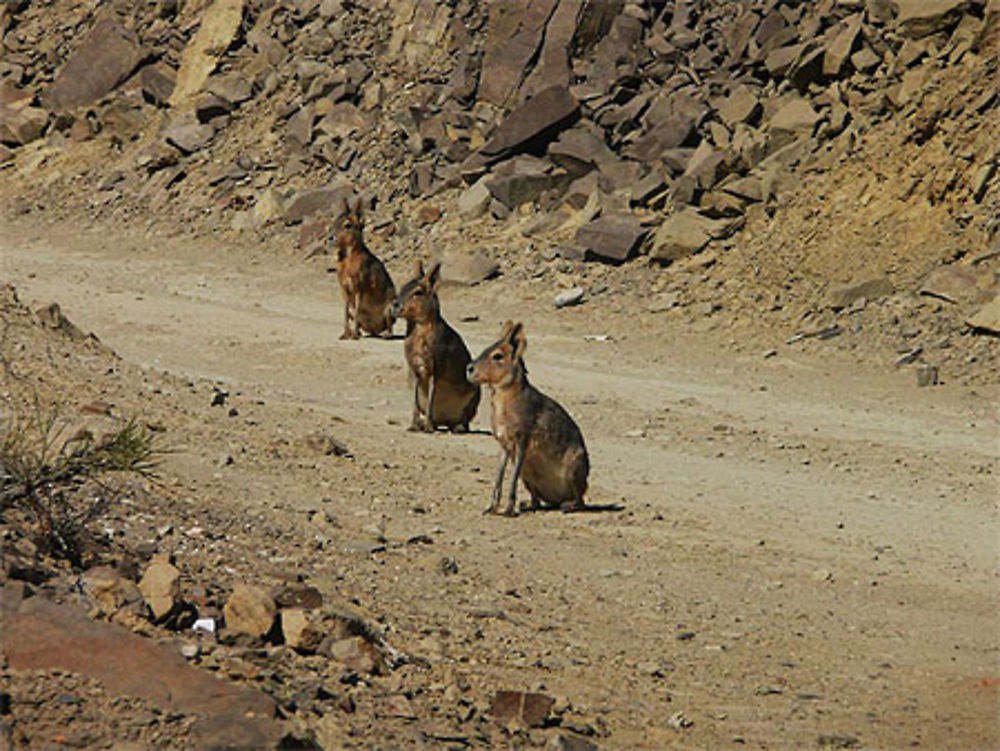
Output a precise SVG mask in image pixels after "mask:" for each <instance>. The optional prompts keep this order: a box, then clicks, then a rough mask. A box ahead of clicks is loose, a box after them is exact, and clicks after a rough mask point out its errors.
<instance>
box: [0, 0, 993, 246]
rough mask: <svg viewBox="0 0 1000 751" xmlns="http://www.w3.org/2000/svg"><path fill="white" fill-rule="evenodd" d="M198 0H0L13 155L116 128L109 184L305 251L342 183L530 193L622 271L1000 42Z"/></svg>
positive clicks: (441, 9)
mask: <svg viewBox="0 0 1000 751" xmlns="http://www.w3.org/2000/svg"><path fill="white" fill-rule="evenodd" d="M195 5H196V4H192V6H191V7H189V6H187V5H180V4H178V3H171V2H163V3H156V4H140V5H134V4H121V3H118V4H112V6H110V7H108V8H104V7H102V8H101V9H100V10H98V11H96V12H93V13H91V12H89V11H87V10H86V9H84V8H82V7H74V8H72V9H69V8H67V9H60V12H59V13H57V14H55V15H54V16H53V13H52V11H51V10H50V9H49V8H48V7H46V8H44V9H43V8H41V7H40V6H36V5H35V4H26V3H7V4H5V5H4V8H3V10H2V11H0V14H2V15H0V29H2V30H3V32H4V46H5V57H4V60H3V62H2V63H0V143H2V153H0V159H11V158H12V157H13V156H14V155H15V154H17V153H18V150H19V149H22V148H23V147H24V146H25V145H26V144H29V143H32V142H34V141H38V140H39V139H43V138H47V139H48V141H49V142H55V143H63V142H64V141H66V140H70V141H86V140H89V139H92V138H94V137H95V135H98V134H103V137H104V138H106V139H107V141H108V142H109V143H111V144H117V148H118V150H119V151H123V152H124V153H125V154H126V155H127V159H126V160H125V162H126V163H125V164H124V165H123V167H124V169H122V170H121V172H120V174H118V175H117V176H116V177H115V178H114V179H113V180H107V179H104V180H103V185H102V192H104V193H107V195H106V196H103V200H104V201H107V202H110V201H113V200H115V199H117V198H119V197H121V196H122V195H123V194H128V193H129V188H130V187H133V188H136V189H137V190H138V198H139V199H140V200H142V201H148V200H149V199H151V198H152V199H154V206H153V207H154V208H156V207H158V206H161V205H165V204H166V201H167V200H168V199H174V200H177V199H181V198H183V199H184V200H183V201H181V204H183V203H185V202H186V203H188V204H189V205H191V206H194V205H197V206H198V207H199V210H200V208H201V207H202V206H203V205H204V199H205V194H208V197H210V198H211V199H212V200H214V201H215V202H216V205H219V206H223V207H227V208H231V209H232V210H233V212H234V213H233V216H234V218H233V220H232V223H233V226H234V227H235V228H237V229H241V230H243V229H254V230H260V229H261V228H262V227H264V226H266V225H267V224H269V223H271V222H275V221H281V220H283V221H284V222H286V223H299V222H302V223H303V225H304V226H303V230H302V237H301V245H302V246H303V247H307V248H310V249H313V248H315V246H316V245H317V244H318V243H319V244H321V243H322V238H323V237H324V236H325V234H326V230H327V229H328V225H327V224H326V222H325V221H324V222H321V223H320V224H318V225H317V224H316V223H315V222H314V221H313V218H321V219H325V220H328V219H329V218H330V217H329V214H331V213H332V212H334V211H335V210H336V209H335V207H336V206H337V205H338V204H339V201H340V199H341V198H342V197H343V196H344V195H345V194H347V193H348V192H349V191H350V189H351V188H350V187H349V186H350V185H353V184H362V185H363V186H364V188H365V189H366V190H368V191H369V192H370V194H372V195H373V196H374V195H377V196H378V197H380V198H382V199H385V198H388V197H390V196H392V195H394V194H396V193H398V192H399V191H400V190H402V189H403V188H404V185H403V182H404V181H405V190H406V191H407V192H408V193H409V194H410V195H411V196H414V197H417V196H424V195H427V194H430V193H434V192H436V191H439V190H440V189H442V188H445V187H455V186H461V185H462V184H467V185H469V187H468V188H467V190H466V191H465V192H464V193H463V194H462V195H461V196H460V197H459V199H458V204H457V208H458V211H459V212H460V213H461V215H462V216H463V217H467V218H470V219H471V218H475V217H477V216H480V215H482V214H483V213H487V212H488V213H490V214H491V215H492V216H493V217H495V218H498V219H503V218H506V217H508V216H510V215H511V214H512V213H513V212H516V211H517V210H518V209H519V207H521V206H523V205H524V204H532V205H533V206H534V207H538V208H541V209H543V210H544V211H546V212H548V213H547V214H546V215H545V216H543V217H541V218H540V219H539V220H538V221H536V222H533V223H531V225H530V226H529V227H527V228H525V229H524V230H523V231H524V232H525V234H529V235H532V236H533V235H540V234H545V233H549V232H553V231H555V230H557V229H560V228H562V229H563V230H564V234H565V230H566V229H567V228H569V229H570V230H574V231H573V232H571V233H570V234H571V236H572V240H571V242H569V243H566V244H564V246H563V247H561V248H560V250H559V252H558V254H559V255H563V256H565V257H570V258H574V259H585V260H591V259H593V260H601V261H606V262H610V263H615V264H617V263H621V262H623V261H627V260H628V259H629V258H632V257H633V256H635V255H636V254H637V253H640V252H648V253H649V254H650V255H651V257H652V258H653V259H654V260H656V261H659V262H662V263H670V262H673V261H676V260H678V259H680V258H683V257H685V256H687V255H690V254H692V253H696V252H698V251H700V250H702V249H703V248H705V247H706V246H708V245H711V244H712V243H714V242H718V241H720V240H724V239H725V238H726V237H728V236H730V235H731V234H733V233H734V232H736V231H738V230H739V229H740V227H741V225H742V222H743V216H744V214H745V213H746V212H747V211H748V210H749V208H750V207H751V206H753V205H755V204H757V205H764V206H765V207H766V206H767V204H768V202H769V201H770V200H771V199H772V197H773V196H774V194H775V192H776V190H777V189H778V188H779V187H781V186H782V185H788V184H789V181H788V175H789V172H790V171H791V170H794V169H795V168H796V167H798V166H800V165H802V164H803V163H806V162H808V160H809V159H810V158H811V157H812V156H813V155H816V154H817V153H820V152H825V153H826V152H833V153H834V154H835V155H837V156H839V157H843V156H845V155H847V154H848V153H850V152H851V150H852V148H853V146H854V144H855V142H856V140H857V138H858V136H859V134H861V133H863V132H865V131H866V130H867V129H868V128H869V127H870V126H871V125H872V124H873V123H874V122H876V121H878V120H880V119H884V118H887V117H890V116H891V115H892V114H893V113H894V112H897V111H900V110H903V111H904V113H905V112H908V111H911V110H912V109H913V108H914V106H915V104H916V102H917V101H918V100H919V99H920V98H921V97H922V96H923V95H924V94H925V91H926V89H927V87H928V83H929V81H930V79H931V76H932V74H933V72H934V71H935V70H936V69H938V68H941V67H942V66H945V65H949V64H954V63H956V62H958V61H960V60H961V59H962V57H963V56H965V55H967V54H969V53H975V52H978V51H981V50H982V49H983V48H988V47H990V46H992V45H995V44H996V41H997V31H996V26H997V22H998V17H1000V6H998V5H997V3H996V2H995V0H993V1H992V2H989V3H987V2H985V1H984V0H942V1H941V2H934V3H926V2H920V1H919V0H894V1H892V2H890V0H865V1H864V2H862V0H856V1H855V0H852V1H850V2H847V1H840V2H835V1H834V0H824V1H823V2H818V3H781V2H776V1H775V0H744V1H743V2H739V3H731V2H722V1H721V0H698V1H692V2H676V3H673V2H672V3H642V2H634V1H630V2H625V0H612V1H611V2H607V1H605V0H601V1H600V2H598V1H597V0H585V1H584V2H580V1H579V0H512V1H511V2H505V3H495V4H490V5H489V6H483V5H482V4H478V3H473V2H469V1H468V0H464V1H462V2H457V3H447V4H446V3H436V2H429V1H428V0H406V2H403V3H389V2H387V1H386V0H368V2H361V3H346V2H341V1H340V0H324V1H323V2H318V1H317V2H291V1H287V2H277V3H271V2H260V1H259V0H225V1H222V0H220V1H218V2H215V3H213V4H212V5H210V6H209V7H208V8H206V9H204V10H201V9H200V6H197V7H195ZM997 106H998V101H997V97H995V96H993V97H989V98H987V99H984V101H982V102H980V103H979V111H980V114H981V115H982V116H984V117H985V116H987V115H989V114H991V113H995V111H996V108H997ZM934 127H935V124H933V123H929V124H927V128H930V130H931V131H933V129H934ZM925 130H926V129H925ZM928 136H929V134H928V133H925V132H922V134H921V135H920V137H922V138H926V137H928ZM959 169H961V170H962V171H963V172H969V175H968V179H969V180H970V181H975V182H976V185H977V186H978V187H977V188H976V190H974V193H975V196H974V198H975V200H979V201H981V200H982V198H983V196H984V195H985V194H986V193H987V191H988V190H990V189H991V186H995V183H996V172H997V170H996V162H995V159H994V160H993V161H984V162H981V163H971V164H964V165H959ZM106 177H107V176H105V178H106ZM959 177H961V176H959ZM306 188H311V190H306ZM182 189H183V190H182ZM156 196H160V197H159V198H156ZM101 202H102V201H101V200H100V199H98V200H94V201H92V203H95V204H98V205H99V204H100V203H101ZM171 206H172V208H173V210H174V211H178V210H179V208H180V207H179V204H178V203H175V202H172V203H171Z"/></svg>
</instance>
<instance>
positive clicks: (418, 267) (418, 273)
mask: <svg viewBox="0 0 1000 751" xmlns="http://www.w3.org/2000/svg"><path fill="white" fill-rule="evenodd" d="M413 276H414V277H415V278H417V279H423V278H424V262H423V261H421V260H420V259H419V258H418V259H417V262H416V263H415V264H413Z"/></svg>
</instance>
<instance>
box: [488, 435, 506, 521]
mask: <svg viewBox="0 0 1000 751" xmlns="http://www.w3.org/2000/svg"><path fill="white" fill-rule="evenodd" d="M506 471H507V449H505V448H503V447H501V448H500V466H499V467H497V478H496V480H495V481H494V483H493V500H492V502H491V503H490V505H489V508H487V509H486V511H485V512H484V513H486V514H495V513H496V512H497V509H499V508H500V496H501V494H502V493H503V475H504V472H506Z"/></svg>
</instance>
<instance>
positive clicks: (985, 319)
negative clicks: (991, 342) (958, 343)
mask: <svg viewBox="0 0 1000 751" xmlns="http://www.w3.org/2000/svg"><path fill="white" fill-rule="evenodd" d="M966 324H967V325H968V326H969V327H970V328H972V329H973V330H974V331H981V332H985V333H989V334H994V335H997V334H1000V295H997V296H996V297H994V298H993V300H992V301H990V302H988V303H987V304H986V305H984V306H983V307H982V308H980V309H979V310H978V311H977V312H976V313H975V314H974V315H973V316H971V317H970V318H968V319H967V320H966Z"/></svg>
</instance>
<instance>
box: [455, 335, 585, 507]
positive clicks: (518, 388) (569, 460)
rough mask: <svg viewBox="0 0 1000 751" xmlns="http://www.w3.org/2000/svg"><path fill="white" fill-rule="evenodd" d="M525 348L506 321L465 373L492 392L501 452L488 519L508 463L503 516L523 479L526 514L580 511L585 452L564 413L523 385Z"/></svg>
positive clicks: (525, 378)
mask: <svg viewBox="0 0 1000 751" xmlns="http://www.w3.org/2000/svg"><path fill="white" fill-rule="evenodd" d="M526 346H527V340H526V339H525V336H524V326H523V325H522V324H520V323H517V324H514V323H512V322H510V321H507V322H506V323H505V324H504V326H503V331H502V332H501V334H500V339H499V341H497V342H496V343H495V344H493V345H492V346H490V347H487V348H486V349H485V350H484V351H483V353H482V354H481V355H479V357H477V358H476V359H475V360H474V361H473V362H472V364H471V365H469V368H468V378H469V380H470V381H472V382H473V383H478V384H484V385H489V386H490V388H491V390H492V403H493V414H492V424H493V435H494V436H495V437H496V439H497V441H499V442H500V447H501V449H502V450H503V451H502V454H501V456H500V467H499V469H498V470H497V477H496V483H495V484H494V486H493V501H492V503H491V504H490V507H489V508H488V509H487V513H496V512H497V511H498V510H499V508H500V497H501V495H502V493H503V477H504V473H505V471H506V469H507V463H508V462H510V461H512V462H513V463H514V470H513V474H512V476H511V481H510V488H509V490H508V495H507V507H506V509H505V510H504V513H505V514H507V515H508V516H514V515H516V513H517V510H516V504H517V481H518V478H523V479H524V485H525V487H526V488H527V489H528V493H530V495H531V499H530V501H529V508H532V509H536V508H538V506H539V504H540V503H544V504H546V505H550V506H559V507H561V508H562V509H563V510H566V511H573V510H579V509H582V508H583V507H584V502H583V496H584V493H586V492H587V475H588V474H589V472H590V459H589V457H588V456H587V447H586V446H585V445H584V442H583V435H582V434H581V433H580V428H579V427H578V426H577V424H576V423H575V422H573V418H572V417H570V416H569V414H568V413H567V412H566V410H565V409H563V408H562V407H561V406H560V405H559V404H558V403H557V402H556V401H555V400H553V399H550V398H549V397H547V396H546V395H545V394H543V393H542V392H541V391H539V390H538V389H536V388H535V387H534V386H532V385H531V384H530V383H528V371H527V368H525V366H524V359H523V358H524V349H525V347H526Z"/></svg>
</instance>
